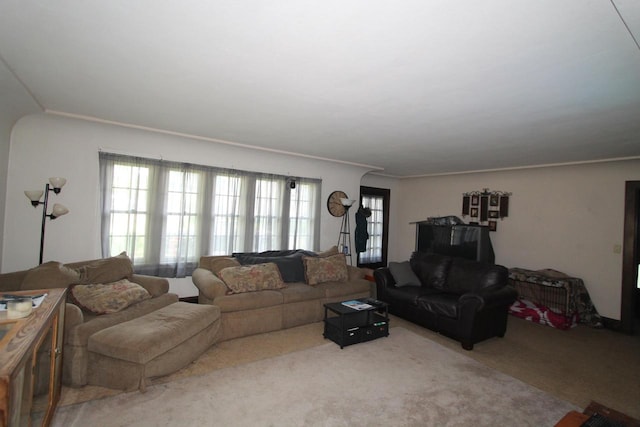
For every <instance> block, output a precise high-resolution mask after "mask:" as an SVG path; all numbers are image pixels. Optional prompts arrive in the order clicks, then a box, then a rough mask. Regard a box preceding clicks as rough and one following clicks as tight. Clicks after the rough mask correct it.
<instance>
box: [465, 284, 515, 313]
mask: <svg viewBox="0 0 640 427" xmlns="http://www.w3.org/2000/svg"><path fill="white" fill-rule="evenodd" d="M517 297H518V292H517V291H516V290H515V289H514V288H513V287H511V286H503V287H501V288H498V289H496V288H484V289H481V290H480V291H478V292H469V293H466V294H464V295H462V296H461V297H460V299H459V300H458V303H459V304H461V307H465V306H471V307H474V310H475V311H479V310H482V309H484V308H485V307H487V308H493V307H501V306H509V305H511V304H513V302H514V301H515V300H516V298H517Z"/></svg>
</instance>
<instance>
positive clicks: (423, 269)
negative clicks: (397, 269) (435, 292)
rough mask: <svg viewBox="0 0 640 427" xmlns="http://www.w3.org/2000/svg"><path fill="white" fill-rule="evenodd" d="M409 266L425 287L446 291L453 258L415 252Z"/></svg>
mask: <svg viewBox="0 0 640 427" xmlns="http://www.w3.org/2000/svg"><path fill="white" fill-rule="evenodd" d="M409 264H410V265H411V268H412V269H413V272H414V273H416V276H418V278H419V279H420V283H421V284H422V286H423V287H427V288H436V289H445V287H446V283H447V275H448V273H449V268H450V266H451V257H448V256H444V255H438V254H432V253H426V252H414V253H413V254H411V258H410V259H409Z"/></svg>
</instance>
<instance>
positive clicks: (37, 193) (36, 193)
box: [24, 190, 44, 202]
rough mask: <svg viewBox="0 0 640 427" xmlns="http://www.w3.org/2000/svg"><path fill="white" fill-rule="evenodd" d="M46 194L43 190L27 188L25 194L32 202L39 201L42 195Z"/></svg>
mask: <svg viewBox="0 0 640 427" xmlns="http://www.w3.org/2000/svg"><path fill="white" fill-rule="evenodd" d="M43 194H44V191H42V190H25V191H24V195H25V196H27V198H28V199H29V200H31V201H32V202H39V201H40V197H42V195H43Z"/></svg>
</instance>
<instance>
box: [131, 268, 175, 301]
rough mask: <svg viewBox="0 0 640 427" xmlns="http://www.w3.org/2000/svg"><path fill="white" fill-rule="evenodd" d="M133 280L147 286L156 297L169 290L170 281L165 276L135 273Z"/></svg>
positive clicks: (148, 290) (144, 286)
mask: <svg viewBox="0 0 640 427" xmlns="http://www.w3.org/2000/svg"><path fill="white" fill-rule="evenodd" d="M131 281H132V282H134V283H137V284H138V285H140V286H142V287H143V288H145V289H146V290H147V292H149V293H150V294H151V296H152V297H154V298H155V297H159V296H160V295H162V294H166V293H167V292H169V281H168V280H167V279H165V278H164V277H156V276H146V275H144V274H133V275H132V276H131Z"/></svg>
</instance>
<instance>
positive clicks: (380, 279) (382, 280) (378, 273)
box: [373, 267, 396, 301]
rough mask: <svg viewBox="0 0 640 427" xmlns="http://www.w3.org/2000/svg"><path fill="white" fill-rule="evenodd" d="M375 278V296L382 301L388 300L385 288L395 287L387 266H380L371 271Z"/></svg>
mask: <svg viewBox="0 0 640 427" xmlns="http://www.w3.org/2000/svg"><path fill="white" fill-rule="evenodd" d="M373 277H374V279H376V298H377V299H379V300H382V301H385V300H388V297H387V288H395V287H396V280H395V279H394V278H393V276H392V275H391V270H389V267H380V268H377V269H375V270H374V271H373Z"/></svg>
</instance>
